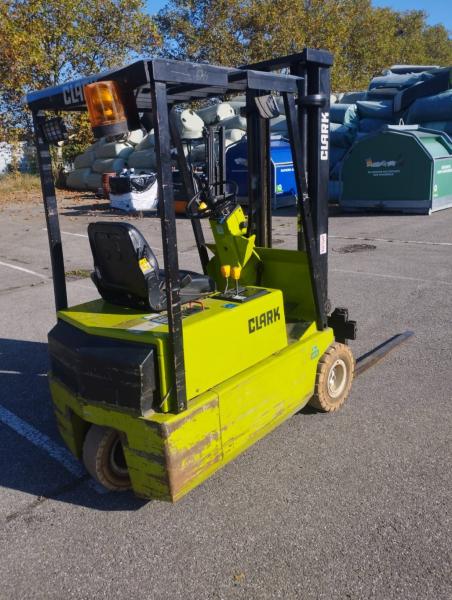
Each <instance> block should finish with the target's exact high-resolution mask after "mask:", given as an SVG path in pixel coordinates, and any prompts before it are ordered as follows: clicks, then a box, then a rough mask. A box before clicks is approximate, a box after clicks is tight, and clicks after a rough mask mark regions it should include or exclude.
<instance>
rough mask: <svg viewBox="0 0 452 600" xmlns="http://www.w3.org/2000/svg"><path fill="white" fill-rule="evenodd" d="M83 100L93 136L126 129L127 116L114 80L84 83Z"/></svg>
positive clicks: (120, 132) (119, 132)
mask: <svg viewBox="0 0 452 600" xmlns="http://www.w3.org/2000/svg"><path fill="white" fill-rule="evenodd" d="M85 100H86V106H87V108H88V115H89V120H90V122H91V128H92V130H93V133H94V137H96V138H101V137H104V136H106V135H119V134H122V133H126V132H127V131H128V126H127V117H126V113H125V109H124V104H123V101H122V98H121V89H120V87H119V85H118V83H117V82H116V81H97V82H96V83H89V84H87V85H85Z"/></svg>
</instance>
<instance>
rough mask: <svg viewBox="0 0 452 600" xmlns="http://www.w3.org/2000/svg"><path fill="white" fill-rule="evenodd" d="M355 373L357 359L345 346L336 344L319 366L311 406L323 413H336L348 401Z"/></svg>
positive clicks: (327, 351) (324, 356) (320, 361)
mask: <svg viewBox="0 0 452 600" xmlns="http://www.w3.org/2000/svg"><path fill="white" fill-rule="evenodd" d="M354 373H355V359H354V358H353V354H352V351H351V350H350V348H349V347H348V346H346V345H345V344H339V343H338V342H334V343H333V344H331V346H330V347H329V348H328V349H327V350H326V352H325V354H324V355H323V356H322V358H321V359H320V360H319V362H318V365H317V375H316V380H315V390H314V395H313V396H312V398H311V400H310V401H309V404H310V405H311V406H314V407H315V408H317V409H318V410H321V411H322V412H334V411H336V410H339V408H340V407H341V406H342V405H343V404H344V402H345V401H346V400H347V398H348V396H349V394H350V389H351V387H352V382H353V377H354Z"/></svg>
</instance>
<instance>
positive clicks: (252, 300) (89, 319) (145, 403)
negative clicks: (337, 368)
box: [49, 222, 287, 415]
mask: <svg viewBox="0 0 452 600" xmlns="http://www.w3.org/2000/svg"><path fill="white" fill-rule="evenodd" d="M88 235H89V240H90V245H91V250H92V254H93V259H94V272H93V274H92V279H93V282H94V283H95V285H96V287H97V289H98V291H99V293H100V295H101V296H102V299H99V300H94V301H92V302H87V303H85V304H81V305H78V306H74V307H70V308H68V309H64V310H61V311H59V312H58V316H59V322H58V324H57V325H56V326H55V327H54V329H53V330H52V331H51V332H50V334H49V350H50V357H51V371H52V376H53V377H55V378H57V379H59V380H60V381H61V382H62V383H63V384H64V385H66V387H68V388H69V389H70V390H71V391H72V392H73V393H74V394H76V395H77V396H79V397H81V398H83V399H85V400H86V401H89V402H95V403H97V402H100V403H102V404H107V405H111V406H115V407H116V408H120V409H122V410H127V411H131V412H133V413H135V414H140V415H145V414H146V413H147V412H149V411H150V410H161V411H164V412H168V411H171V410H172V408H173V404H172V401H173V390H174V385H173V381H172V375H171V368H170V360H169V359H170V352H171V340H170V334H169V326H168V316H167V311H166V293H165V285H166V278H165V272H164V271H163V270H161V269H160V268H159V265H158V262H157V258H156V257H155V255H154V253H153V252H152V249H151V248H150V246H149V245H148V243H147V242H146V240H145V239H144V237H143V236H142V235H141V233H140V232H139V231H138V230H137V229H136V228H135V227H133V226H132V225H129V224H128V223H105V222H104V223H102V222H98V223H91V224H90V225H89V227H88ZM179 277H180V297H181V302H182V308H181V310H182V330H183V355H184V365H185V379H186V391H187V399H188V400H189V399H191V398H194V397H195V396H197V395H199V394H201V393H203V392H205V391H206V390H208V389H210V388H212V387H214V386H215V385H217V384H219V383H221V382H223V381H225V380H226V379H228V378H229V377H232V376H233V375H236V374H237V373H239V372H240V371H243V370H244V369H247V368H248V367H250V366H252V365H254V364H256V363H258V362H260V361H261V360H263V359H264V358H267V357H268V356H270V355H271V354H273V353H275V352H277V351H278V350H281V349H282V348H284V347H285V346H287V334H286V323H285V315H284V305H283V296H282V293H281V291H280V290H273V289H268V288H264V287H255V286H243V285H239V282H238V280H237V281H236V284H235V286H234V287H232V288H231V289H229V290H228V289H225V290H224V291H223V292H217V291H216V286H215V283H214V281H213V279H212V278H210V277H208V276H206V275H202V274H198V273H194V272H192V271H180V272H179Z"/></svg>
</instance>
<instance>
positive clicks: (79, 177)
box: [66, 167, 92, 190]
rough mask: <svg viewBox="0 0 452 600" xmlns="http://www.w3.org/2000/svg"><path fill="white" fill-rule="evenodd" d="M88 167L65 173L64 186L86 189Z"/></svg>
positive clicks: (89, 170)
mask: <svg viewBox="0 0 452 600" xmlns="http://www.w3.org/2000/svg"><path fill="white" fill-rule="evenodd" d="M91 172H92V171H91V169H90V168H86V167H85V168H82V169H74V171H71V172H70V173H68V174H67V177H66V186H67V187H68V188H69V189H71V190H86V188H87V183H86V179H87V177H88V175H90V174H91Z"/></svg>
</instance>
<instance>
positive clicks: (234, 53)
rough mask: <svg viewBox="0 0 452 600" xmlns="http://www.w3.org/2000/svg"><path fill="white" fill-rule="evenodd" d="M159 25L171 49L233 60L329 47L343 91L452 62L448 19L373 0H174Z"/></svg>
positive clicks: (205, 57)
mask: <svg viewBox="0 0 452 600" xmlns="http://www.w3.org/2000/svg"><path fill="white" fill-rule="evenodd" d="M157 24H158V27H159V30H160V32H161V34H162V37H163V45H162V47H161V52H162V53H164V54H165V55H167V56H172V57H174V58H183V59H191V60H208V61H210V62H214V63H218V64H223V65H229V66H237V65H239V64H243V63H247V62H253V61H257V60H263V59H267V58H272V57H275V56H278V55H281V54H285V53H290V52H295V51H299V50H301V49H302V48H304V47H305V46H310V47H313V48H325V49H327V50H330V51H331V52H333V54H334V67H333V72H332V82H333V89H335V90H337V91H345V90H351V89H362V88H365V87H367V85H368V83H369V80H370V79H371V78H372V77H373V76H375V75H377V74H379V73H381V71H382V69H383V68H385V67H388V66H390V65H391V64H393V63H419V64H422V63H424V64H430V63H432V64H442V65H450V64H452V41H451V40H450V38H449V35H448V32H447V29H446V28H445V27H444V26H443V25H435V26H434V27H432V26H429V25H428V24H427V22H426V14H425V13H424V12H423V11H407V12H398V11H394V10H391V9H390V8H375V7H373V6H372V3H371V0H170V1H169V2H168V4H167V6H166V7H165V8H164V9H163V10H162V11H160V13H159V14H158V16H157ZM436 41H438V45H436Z"/></svg>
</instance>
